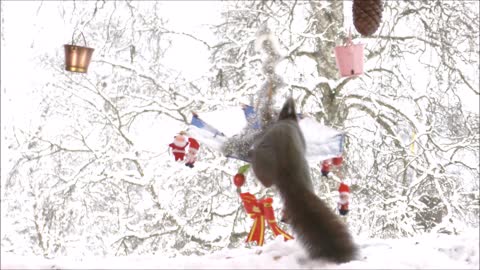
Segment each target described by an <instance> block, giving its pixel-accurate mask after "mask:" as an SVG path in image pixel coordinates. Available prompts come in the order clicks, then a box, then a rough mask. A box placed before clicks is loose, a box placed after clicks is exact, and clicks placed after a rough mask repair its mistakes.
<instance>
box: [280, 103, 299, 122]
mask: <svg viewBox="0 0 480 270" xmlns="http://www.w3.org/2000/svg"><path fill="white" fill-rule="evenodd" d="M278 120H295V121H297V122H298V119H297V113H296V111H295V101H294V100H293V98H292V97H289V98H288V99H287V100H286V101H285V103H284V104H283V107H282V110H281V111H280V114H279V115H278Z"/></svg>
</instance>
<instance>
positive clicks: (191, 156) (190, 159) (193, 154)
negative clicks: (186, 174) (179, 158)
mask: <svg viewBox="0 0 480 270" xmlns="http://www.w3.org/2000/svg"><path fill="white" fill-rule="evenodd" d="M188 144H189V146H188V153H187V160H186V163H185V166H187V167H190V168H193V164H194V163H195V161H197V152H198V148H200V144H199V143H198V142H197V140H195V139H194V138H188Z"/></svg>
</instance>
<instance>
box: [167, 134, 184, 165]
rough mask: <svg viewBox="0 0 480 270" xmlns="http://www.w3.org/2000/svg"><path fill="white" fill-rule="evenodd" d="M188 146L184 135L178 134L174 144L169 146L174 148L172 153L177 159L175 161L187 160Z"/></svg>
mask: <svg viewBox="0 0 480 270" xmlns="http://www.w3.org/2000/svg"><path fill="white" fill-rule="evenodd" d="M187 145H188V142H187V139H186V138H185V136H183V135H182V134H178V135H177V136H175V137H174V140H173V143H171V144H169V145H168V146H170V148H172V153H173V156H174V157H175V161H178V160H183V159H184V158H185V148H186V147H187Z"/></svg>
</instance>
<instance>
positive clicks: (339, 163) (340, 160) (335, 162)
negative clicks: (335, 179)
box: [332, 156, 343, 166]
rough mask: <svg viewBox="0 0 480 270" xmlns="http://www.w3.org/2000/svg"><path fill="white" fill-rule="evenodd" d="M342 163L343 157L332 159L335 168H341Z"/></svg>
mask: <svg viewBox="0 0 480 270" xmlns="http://www.w3.org/2000/svg"><path fill="white" fill-rule="evenodd" d="M342 162H343V157H342V156H339V157H334V158H333V159H332V163H333V165H335V166H340V165H342Z"/></svg>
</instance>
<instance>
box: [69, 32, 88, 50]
mask: <svg viewBox="0 0 480 270" xmlns="http://www.w3.org/2000/svg"><path fill="white" fill-rule="evenodd" d="M77 31H78V30H75V31H73V34H72V46H73V45H75V44H74V37H75V33H76V32H77ZM80 34H81V35H82V37H83V43H85V47H87V40H86V39H85V36H84V35H83V32H82V31H80Z"/></svg>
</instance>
